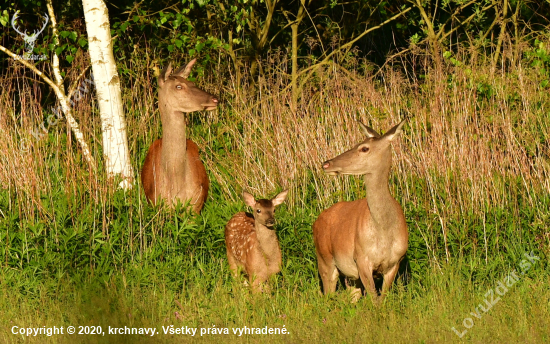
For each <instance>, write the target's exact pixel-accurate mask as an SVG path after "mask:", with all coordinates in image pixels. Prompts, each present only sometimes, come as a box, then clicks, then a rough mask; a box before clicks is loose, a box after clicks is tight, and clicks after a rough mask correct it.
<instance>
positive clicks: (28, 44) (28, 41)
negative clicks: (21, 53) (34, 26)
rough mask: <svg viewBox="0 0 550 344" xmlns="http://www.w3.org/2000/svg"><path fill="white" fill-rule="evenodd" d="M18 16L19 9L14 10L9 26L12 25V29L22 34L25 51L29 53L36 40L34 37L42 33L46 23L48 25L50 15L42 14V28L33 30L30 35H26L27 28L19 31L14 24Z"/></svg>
mask: <svg viewBox="0 0 550 344" xmlns="http://www.w3.org/2000/svg"><path fill="white" fill-rule="evenodd" d="M17 18H19V11H17V12H15V14H14V15H13V18H12V19H11V26H12V27H13V29H14V30H15V31H16V32H17V33H18V34H20V35H21V36H23V41H24V42H25V49H27V51H28V52H29V53H31V52H32V51H33V49H34V43H35V42H36V39H37V38H38V35H39V34H41V33H42V31H44V29H45V28H46V25H48V21H49V19H50V17H48V14H46V13H45V14H44V17H43V18H44V20H45V22H44V25H43V26H42V28H41V29H40V30H34V32H33V33H32V34H31V35H27V30H25V31H23V32H21V31H20V30H19V29H18V28H17V27H16V25H15V20H16V19H17Z"/></svg>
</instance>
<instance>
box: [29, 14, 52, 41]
mask: <svg viewBox="0 0 550 344" xmlns="http://www.w3.org/2000/svg"><path fill="white" fill-rule="evenodd" d="M44 19H46V22H45V23H44V25H43V26H42V28H41V29H40V31H38V32H36V30H35V31H34V33H33V36H35V37H36V36H38V35H39V34H41V33H42V31H44V29H45V28H46V25H48V21H49V20H50V17H48V14H47V13H44Z"/></svg>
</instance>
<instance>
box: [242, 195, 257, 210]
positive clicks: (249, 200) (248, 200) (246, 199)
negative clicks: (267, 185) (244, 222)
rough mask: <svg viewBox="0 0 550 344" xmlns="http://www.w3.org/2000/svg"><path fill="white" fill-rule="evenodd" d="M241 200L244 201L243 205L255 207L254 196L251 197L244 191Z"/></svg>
mask: <svg viewBox="0 0 550 344" xmlns="http://www.w3.org/2000/svg"><path fill="white" fill-rule="evenodd" d="M243 199H244V203H245V204H246V205H247V206H249V207H252V208H254V206H255V205H256V200H255V199H254V196H252V195H251V194H249V193H248V192H246V191H243Z"/></svg>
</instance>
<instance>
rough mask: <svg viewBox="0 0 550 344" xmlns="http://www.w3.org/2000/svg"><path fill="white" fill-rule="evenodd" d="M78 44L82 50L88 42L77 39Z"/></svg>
mask: <svg viewBox="0 0 550 344" xmlns="http://www.w3.org/2000/svg"><path fill="white" fill-rule="evenodd" d="M78 44H79V45H80V46H81V47H82V48H84V46H85V45H86V44H88V40H86V39H84V38H79V39H78Z"/></svg>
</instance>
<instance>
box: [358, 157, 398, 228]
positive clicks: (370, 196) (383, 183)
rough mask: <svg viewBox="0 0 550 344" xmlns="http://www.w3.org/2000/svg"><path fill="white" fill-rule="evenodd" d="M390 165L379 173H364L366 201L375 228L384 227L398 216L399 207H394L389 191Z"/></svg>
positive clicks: (388, 226) (393, 200)
mask: <svg viewBox="0 0 550 344" xmlns="http://www.w3.org/2000/svg"><path fill="white" fill-rule="evenodd" d="M389 175H390V166H388V167H387V168H384V169H383V170H382V171H380V172H379V173H373V174H366V175H365V186H366V189H367V197H366V199H367V203H368V205H369V211H370V217H371V219H372V221H373V222H374V225H375V227H376V228H379V229H386V228H390V227H392V225H393V224H394V223H395V222H396V221H397V219H398V218H399V217H398V216H399V215H398V212H399V209H396V206H395V205H396V201H395V199H394V198H393V196H392V195H391V193H390V189H389V185H388V181H389Z"/></svg>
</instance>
